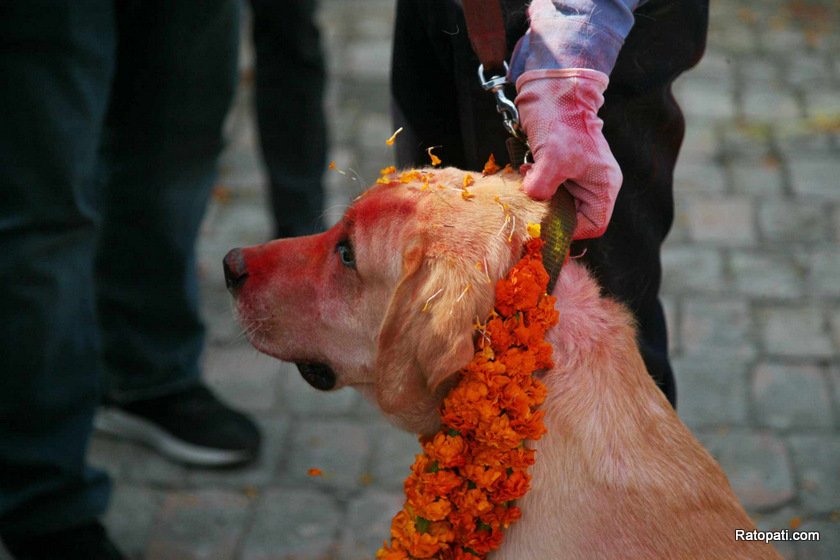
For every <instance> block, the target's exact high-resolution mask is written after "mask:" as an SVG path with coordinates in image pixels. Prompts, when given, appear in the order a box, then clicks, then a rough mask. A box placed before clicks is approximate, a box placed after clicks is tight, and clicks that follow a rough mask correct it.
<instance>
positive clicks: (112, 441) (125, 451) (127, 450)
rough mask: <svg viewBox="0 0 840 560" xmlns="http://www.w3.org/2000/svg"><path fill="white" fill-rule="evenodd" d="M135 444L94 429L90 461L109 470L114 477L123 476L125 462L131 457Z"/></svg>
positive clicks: (89, 455) (89, 445) (89, 451)
mask: <svg viewBox="0 0 840 560" xmlns="http://www.w3.org/2000/svg"><path fill="white" fill-rule="evenodd" d="M134 447H135V446H134V445H133V444H131V443H128V442H126V441H124V440H121V439H117V438H114V437H111V436H108V435H105V434H102V433H101V432H97V431H94V432H93V437H91V439H90V444H88V450H87V460H88V462H89V463H90V464H91V465H92V466H94V467H97V468H100V469H104V470H106V471H108V474H110V475H111V476H112V477H117V478H119V477H120V476H122V469H123V464H125V461H126V459H127V458H129V457H131V454H132V453H133V451H134Z"/></svg>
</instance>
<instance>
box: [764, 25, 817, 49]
mask: <svg viewBox="0 0 840 560" xmlns="http://www.w3.org/2000/svg"><path fill="white" fill-rule="evenodd" d="M761 45H762V48H763V49H764V50H766V51H768V52H769V53H770V54H788V53H790V52H792V51H800V50H804V49H805V48H806V47H807V45H806V42H805V36H804V35H803V34H802V32H800V31H798V30H795V29H778V28H777V29H773V28H770V29H765V30H764V31H763V33H761Z"/></svg>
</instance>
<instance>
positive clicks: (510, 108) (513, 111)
mask: <svg viewBox="0 0 840 560" xmlns="http://www.w3.org/2000/svg"><path fill="white" fill-rule="evenodd" d="M504 65H505V74H504V75H502V76H499V75H495V76H491V77H490V78H489V79H487V78H485V77H484V65H483V64H479V65H478V80H479V82H480V83H481V87H482V88H484V90H485V91H488V92H490V93H492V94H493V97H494V98H495V100H496V111H498V112H499V114H500V115H502V122H503V124H504V126H505V130H507V131H508V133H509V134H510V135H511V136H514V137H516V138H519V139H520V140H523V141H524V140H525V137H524V134H523V133H522V128H521V127H520V124H519V110H517V108H516V105H514V103H513V101H511V100H510V99H508V97H507V96H506V95H505V86H506V85H507V84H508V83H509V82H508V80H507V72H508V63H507V62H505V63H504Z"/></svg>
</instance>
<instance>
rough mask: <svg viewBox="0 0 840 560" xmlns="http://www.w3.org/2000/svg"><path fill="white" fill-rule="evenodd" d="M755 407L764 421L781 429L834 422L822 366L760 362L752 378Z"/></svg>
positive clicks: (760, 421) (762, 423) (816, 426)
mask: <svg viewBox="0 0 840 560" xmlns="http://www.w3.org/2000/svg"><path fill="white" fill-rule="evenodd" d="M752 399H753V402H754V403H755V404H754V410H755V412H756V415H757V416H758V421H759V423H760V424H761V425H763V426H766V427H769V428H775V429H780V430H789V429H793V428H825V429H830V428H831V427H832V426H833V425H834V420H833V417H832V413H831V395H830V392H829V387H828V384H827V382H826V375H825V372H824V371H823V368H819V367H816V366H795V365H784V364H774V363H766V362H765V363H761V364H759V365H758V366H756V369H755V373H754V374H753V379H752Z"/></svg>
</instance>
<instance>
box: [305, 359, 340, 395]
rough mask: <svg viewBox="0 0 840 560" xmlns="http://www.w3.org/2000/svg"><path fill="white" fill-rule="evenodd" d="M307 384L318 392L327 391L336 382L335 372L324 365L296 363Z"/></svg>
mask: <svg viewBox="0 0 840 560" xmlns="http://www.w3.org/2000/svg"><path fill="white" fill-rule="evenodd" d="M295 365H296V366H297V368H298V371H299V372H300V375H301V377H303V378H304V379H305V380H306V382H307V383H309V384H310V385H312V386H313V387H315V388H316V389H318V390H320V391H329V390H330V389H332V388H333V387H335V384H336V382H337V377H336V375H335V372H334V371H333V370H332V368H330V366H328V365H326V364H313V363H305V362H298V363H296V364H295Z"/></svg>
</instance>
